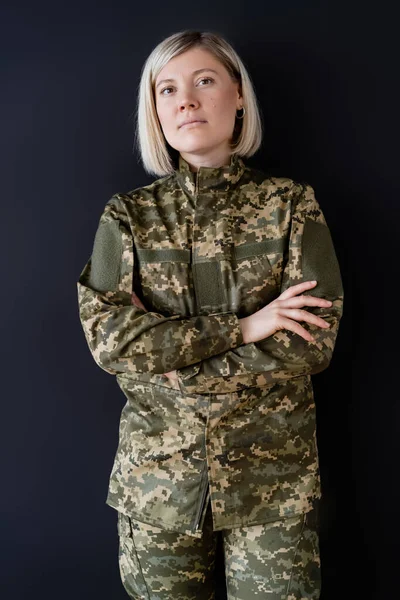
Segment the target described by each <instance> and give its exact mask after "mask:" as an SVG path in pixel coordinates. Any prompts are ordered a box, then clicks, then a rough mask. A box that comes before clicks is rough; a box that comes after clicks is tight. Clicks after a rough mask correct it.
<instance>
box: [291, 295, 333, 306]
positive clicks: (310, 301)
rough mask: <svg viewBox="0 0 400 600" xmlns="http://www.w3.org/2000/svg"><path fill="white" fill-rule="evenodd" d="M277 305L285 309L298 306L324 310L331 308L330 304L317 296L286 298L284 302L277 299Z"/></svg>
mask: <svg viewBox="0 0 400 600" xmlns="http://www.w3.org/2000/svg"><path fill="white" fill-rule="evenodd" d="M279 305H280V306H282V307H285V308H299V307H300V306H320V307H324V308H325V307H328V306H332V302H331V301H330V300H326V299H325V298H318V296H303V295H301V296H294V297H293V298H287V299H286V300H280V299H279Z"/></svg>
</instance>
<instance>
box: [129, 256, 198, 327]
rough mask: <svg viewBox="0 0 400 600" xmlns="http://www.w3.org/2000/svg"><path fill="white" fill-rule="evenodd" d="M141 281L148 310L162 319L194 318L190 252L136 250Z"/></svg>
mask: <svg viewBox="0 0 400 600" xmlns="http://www.w3.org/2000/svg"><path fill="white" fill-rule="evenodd" d="M136 251H137V257H138V261H139V281H140V285H141V289H142V293H143V299H144V304H145V307H146V308H147V310H153V311H156V312H160V313H161V314H163V315H182V316H191V315H193V314H194V308H195V306H194V298H193V291H192V290H193V280H192V274H191V269H190V255H191V253H190V250H185V249H179V248H171V249H169V248H160V249H147V248H137V249H136Z"/></svg>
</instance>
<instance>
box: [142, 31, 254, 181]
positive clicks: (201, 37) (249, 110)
mask: <svg viewBox="0 0 400 600" xmlns="http://www.w3.org/2000/svg"><path fill="white" fill-rule="evenodd" d="M198 46H201V47H202V48H204V49H206V50H208V51H209V52H210V53H211V54H213V55H214V57H215V58H216V59H217V60H219V61H220V62H221V63H222V65H223V66H224V67H225V68H226V69H227V71H228V73H229V74H230V76H231V77H232V79H234V80H235V81H238V82H239V91H240V92H241V95H242V98H243V106H244V107H245V109H246V111H245V115H244V117H243V119H236V121H235V127H234V133H233V143H232V144H231V149H232V152H231V154H239V155H240V156H245V157H247V156H252V155H253V154H255V152H257V150H258V148H259V147H260V145H261V142H262V128H263V125H262V113H261V110H260V108H259V106H258V101H257V97H256V94H255V91H254V88H253V84H252V81H251V78H250V75H249V74H248V72H247V69H246V67H245V66H244V64H243V62H242V61H241V59H240V58H239V56H238V54H237V53H236V51H235V50H234V49H233V48H232V46H231V45H230V44H229V43H228V42H227V41H226V40H225V39H223V38H222V37H221V36H220V35H218V34H216V33H212V32H200V31H192V30H186V31H181V32H178V33H174V34H173V35H171V36H169V37H167V38H166V39H164V40H163V41H162V42H160V43H159V44H158V45H157V46H156V47H155V48H154V49H153V51H152V52H151V54H150V55H149V56H148V58H147V60H146V62H145V63H144V65H143V68H142V73H141V78H140V84H139V93H138V104H137V110H136V119H135V120H136V128H135V146H136V147H137V149H138V153H139V155H140V157H141V160H142V163H143V167H144V169H145V171H146V172H147V173H150V174H154V175H157V176H160V177H163V176H166V175H170V174H171V173H173V171H174V168H175V167H174V164H173V159H172V156H171V154H174V149H173V148H171V146H170V145H169V144H168V143H167V141H166V139H165V136H164V134H163V131H162V129H161V126H160V122H159V119H158V115H157V110H156V104H155V98H154V84H155V81H156V78H157V75H158V73H159V72H160V71H161V69H162V68H163V67H164V66H165V65H166V64H167V62H168V61H169V60H171V58H173V57H175V56H178V55H179V54H182V53H183V52H185V51H186V50H189V49H190V48H193V47H198Z"/></svg>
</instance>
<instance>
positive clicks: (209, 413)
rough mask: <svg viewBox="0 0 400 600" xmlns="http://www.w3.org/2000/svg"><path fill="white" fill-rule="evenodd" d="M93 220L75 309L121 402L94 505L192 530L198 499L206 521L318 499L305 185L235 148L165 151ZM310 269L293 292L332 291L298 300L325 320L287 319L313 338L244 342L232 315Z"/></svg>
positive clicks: (322, 239) (315, 362)
mask: <svg viewBox="0 0 400 600" xmlns="http://www.w3.org/2000/svg"><path fill="white" fill-rule="evenodd" d="M116 225H117V226H118V231H119V232H120V236H119V237H118V236H116V235H115V232H116ZM98 227H99V228H100V227H101V228H102V229H101V231H102V232H103V234H102V239H103V240H104V239H105V240H107V239H108V237H107V235H109V239H110V240H111V241H110V249H111V246H112V244H117V248H116V250H113V251H112V252H111V250H110V251H108V248H107V247H106V248H104V241H103V244H102V245H101V244H100V242H97V241H96V239H97V236H96V238H95V242H94V245H93V252H92V257H91V258H89V260H88V262H87V263H86V265H85V267H84V269H83V271H82V272H81V274H80V276H79V280H78V282H77V286H78V301H79V315H80V320H81V323H82V326H83V330H84V333H85V336H86V340H87V343H88V346H89V349H90V351H91V353H92V355H93V358H94V360H95V361H96V363H97V364H98V365H99V366H100V367H101V368H103V369H104V370H105V371H107V372H109V373H111V374H114V375H116V378H117V382H118V384H119V386H120V388H121V390H122V392H123V393H124V394H125V396H126V399H127V402H126V405H125V407H124V408H123V410H122V414H121V423H120V435H119V444H118V449H117V452H116V456H115V461H114V466H113V469H112V473H111V476H110V486H109V492H108V496H107V503H108V504H109V505H110V506H113V507H114V508H116V509H117V510H118V511H121V512H122V513H125V514H127V515H129V516H131V517H132V518H135V519H139V520H142V521H144V522H146V523H148V524H151V525H154V526H159V527H162V528H163V529H166V530H170V531H176V532H181V533H190V534H191V535H192V536H194V537H199V536H200V537H201V523H202V522H203V520H204V514H205V506H206V501H207V499H208V497H209V496H210V499H211V505H212V511H213V525H214V529H215V530H220V529H225V528H230V527H238V526H249V525H257V524H261V523H266V522H268V521H273V520H275V519H277V518H279V517H282V516H286V517H290V516H293V515H295V514H300V513H303V512H306V511H308V510H310V507H311V505H312V502H313V499H314V498H316V497H319V496H320V485H319V474H318V455H317V447H316V437H315V405H314V399H313V389H312V382H311V375H313V374H315V373H318V372H320V371H322V370H323V369H325V368H326V367H327V366H328V365H329V363H330V361H331V358H332V354H333V350H334V346H335V341H336V337H337V334H338V328H339V321H340V318H341V316H342V311H343V286H342V281H341V276H340V270H339V265H338V261H337V258H336V255H335V251H334V248H333V243H332V239H331V237H330V233H329V229H328V226H327V224H326V221H325V218H324V216H323V213H322V210H321V208H320V206H319V204H318V203H317V201H316V199H315V194H314V191H313V189H312V187H311V186H310V185H309V184H307V183H298V182H295V181H293V180H291V179H289V178H276V177H271V176H267V175H265V174H264V173H263V172H261V171H258V170H256V169H252V168H250V167H248V166H247V165H245V163H244V162H243V160H242V159H241V158H240V157H238V156H237V155H233V156H232V158H231V162H230V164H229V165H224V166H223V167H219V168H211V167H200V169H199V171H198V172H192V171H190V168H189V165H188V163H187V162H186V161H185V160H183V159H182V157H180V158H179V166H178V168H177V169H176V171H175V172H174V174H172V175H169V176H167V177H164V178H161V179H159V180H157V181H155V182H153V183H152V184H150V185H148V186H144V187H141V188H137V189H135V190H132V191H131V192H128V193H126V194H115V195H114V196H113V197H112V198H111V199H110V200H109V201H108V202H107V204H106V206H105V208H104V211H103V213H102V215H101V217H100V222H99V226H98ZM107 232H108V233H107ZM118 243H119V245H118ZM103 256H104V261H103V260H102V257H103ZM110 256H111V258H110ZM112 256H116V257H118V264H117V267H118V269H117V270H116V267H115V265H116V260H117V259H114V262H113V260H112ZM92 259H93V260H94V265H95V269H93V272H92V264H91V262H92ZM103 262H104V265H108V266H107V271H106V268H105V271H106V272H104V273H101V272H100V273H99V268H100V270H101V265H102V264H103ZM99 265H100V267H99ZM114 271H115V272H114ZM310 279H317V281H318V285H317V286H316V287H315V288H314V289H312V290H310V292H308V293H310V294H312V295H316V296H321V297H325V298H328V299H330V300H332V302H333V304H332V306H331V307H329V308H318V307H308V310H310V311H311V312H314V313H315V314H318V315H319V316H321V317H323V318H324V319H325V320H326V321H327V322H329V323H330V328H329V329H328V330H326V329H322V328H319V327H317V326H313V325H309V324H307V323H304V322H303V323H302V325H303V326H304V327H305V328H306V329H308V330H309V331H311V332H312V334H313V336H314V337H315V339H316V342H315V343H314V344H312V343H309V342H307V341H306V340H304V338H302V337H301V336H299V335H298V334H294V333H293V332H290V331H288V330H282V331H279V332H277V333H275V334H274V335H272V336H269V337H268V338H265V339H264V340H262V341H260V342H257V343H249V344H244V343H243V337H242V334H241V330H240V325H239V318H242V317H245V316H248V315H250V314H253V313H254V312H255V311H257V310H259V309H260V308H262V307H263V306H265V305H266V304H267V303H269V302H271V301H272V300H273V299H275V298H276V297H278V296H279V294H280V293H281V292H282V291H283V290H284V289H287V287H289V286H291V285H294V284H296V283H299V282H301V281H303V280H310ZM107 280H109V281H114V280H115V285H113V286H112V287H113V289H106V290H104V289H102V288H101V286H100V284H101V282H102V281H107ZM306 293H307V292H306ZM172 371H176V374H177V379H173V378H170V377H168V376H167V375H165V374H166V373H169V372H172Z"/></svg>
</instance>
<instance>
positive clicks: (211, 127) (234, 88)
mask: <svg viewBox="0 0 400 600" xmlns="http://www.w3.org/2000/svg"><path fill="white" fill-rule="evenodd" d="M165 80H168V81H165ZM154 94H155V100H156V108H157V114H158V118H159V120H160V124H161V128H162V130H163V133H164V136H165V138H166V140H167V142H168V143H169V144H170V145H171V146H172V147H173V148H175V149H176V150H178V151H179V152H180V154H181V155H182V156H183V157H184V158H186V160H188V161H189V162H190V160H191V159H194V160H193V161H192V162H196V159H197V160H198V159H199V158H200V159H203V160H204V159H205V160H206V161H207V157H212V156H213V157H214V159H215V158H217V157H218V158H217V160H218V159H221V157H222V156H225V159H226V157H228V156H229V142H230V141H231V139H232V135H233V128H234V125H235V117H236V110H238V109H240V108H242V106H243V102H242V97H241V95H240V93H239V84H238V83H237V82H235V81H233V80H232V79H231V77H230V75H229V73H228V71H227V70H226V68H225V67H224V66H223V65H222V64H221V63H220V62H219V61H218V60H217V59H216V58H215V57H214V56H213V55H212V54H211V53H210V52H208V51H207V50H204V49H202V48H199V47H197V48H192V49H190V50H188V51H187V52H184V53H183V54H180V55H179V56H175V57H174V58H172V59H171V60H170V61H169V62H168V63H167V64H166V65H165V66H164V68H163V69H162V70H161V71H160V73H159V74H158V76H157V79H156V82H155V86H154ZM193 119H196V120H198V121H200V122H197V123H193V124H189V125H182V124H183V123H184V122H185V121H188V120H193ZM225 162H226V161H225ZM227 162H229V161H227Z"/></svg>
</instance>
